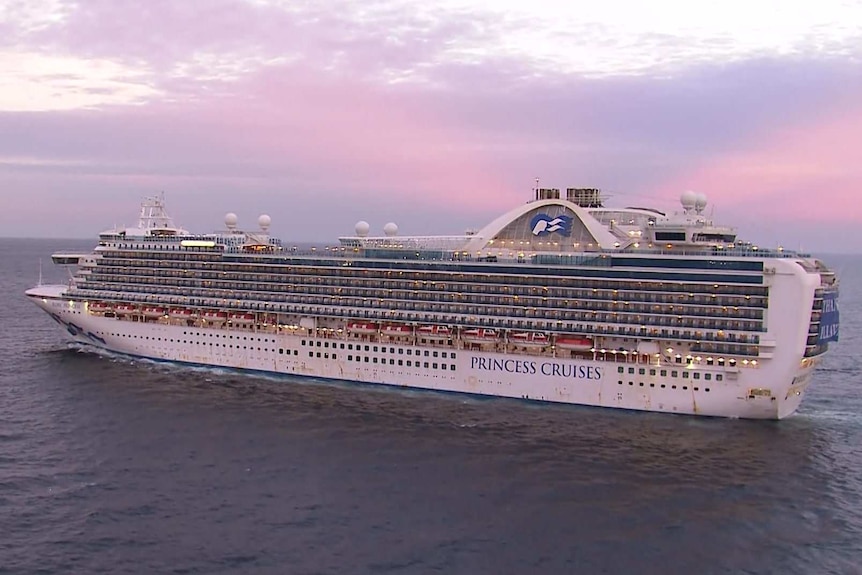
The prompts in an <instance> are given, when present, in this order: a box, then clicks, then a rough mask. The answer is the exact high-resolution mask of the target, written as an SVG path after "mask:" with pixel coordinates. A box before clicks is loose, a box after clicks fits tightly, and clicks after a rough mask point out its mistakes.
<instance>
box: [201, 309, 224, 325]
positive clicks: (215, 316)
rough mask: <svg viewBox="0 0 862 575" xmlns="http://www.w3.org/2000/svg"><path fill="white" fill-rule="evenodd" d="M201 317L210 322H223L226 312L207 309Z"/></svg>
mask: <svg viewBox="0 0 862 575" xmlns="http://www.w3.org/2000/svg"><path fill="white" fill-rule="evenodd" d="M203 317H204V319H205V320H207V321H209V322H212V323H223V322H224V321H225V320H226V319H227V312H224V311H216V310H207V311H205V312H204V314H203Z"/></svg>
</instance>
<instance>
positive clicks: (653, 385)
mask: <svg viewBox="0 0 862 575" xmlns="http://www.w3.org/2000/svg"><path fill="white" fill-rule="evenodd" d="M617 383H618V384H619V385H623V380H619V381H617ZM629 385H630V386H632V387H634V385H635V384H634V382H633V381H630V382H629ZM638 387H653V388H655V387H658V388H659V389H667V388H670V389H677V387H680V388H682V391H688V386H687V385H681V386H677V385H676V384H675V383H672V384H665V383H660V384H655V383H649V384H644V382H642V381H641V382H638ZM691 389H692V390H693V391H700V388H699V387H692V388H691ZM703 390H704V391H706V392H709V388H708V387H704V388H703Z"/></svg>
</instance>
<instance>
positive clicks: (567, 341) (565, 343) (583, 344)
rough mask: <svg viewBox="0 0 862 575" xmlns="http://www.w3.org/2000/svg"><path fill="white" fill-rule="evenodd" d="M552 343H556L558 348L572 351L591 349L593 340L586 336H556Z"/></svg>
mask: <svg viewBox="0 0 862 575" xmlns="http://www.w3.org/2000/svg"><path fill="white" fill-rule="evenodd" d="M554 345H556V346H557V347H558V348H560V349H571V350H573V351H590V350H591V349H593V340H591V339H589V338H586V337H572V336H565V337H558V338H557V339H556V340H555V341H554Z"/></svg>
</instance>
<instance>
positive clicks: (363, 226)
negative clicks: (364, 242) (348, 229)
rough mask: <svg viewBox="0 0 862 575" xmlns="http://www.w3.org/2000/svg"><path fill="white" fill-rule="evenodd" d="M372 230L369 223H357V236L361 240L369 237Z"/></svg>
mask: <svg viewBox="0 0 862 575" xmlns="http://www.w3.org/2000/svg"><path fill="white" fill-rule="evenodd" d="M370 229H371V226H370V225H368V222H366V221H364V220H360V221H358V222H356V235H357V236H359V237H360V238H364V237H365V236H367V235H368V230H370Z"/></svg>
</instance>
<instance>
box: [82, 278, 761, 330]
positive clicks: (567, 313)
mask: <svg viewBox="0 0 862 575" xmlns="http://www.w3.org/2000/svg"><path fill="white" fill-rule="evenodd" d="M85 287H90V288H91V289H92V288H96V289H95V290H93V293H94V295H95V297H105V295H104V294H99V293H98V290H99V289H105V290H118V289H121V288H125V291H127V292H132V293H143V294H149V295H153V296H156V297H158V296H171V295H174V296H188V295H201V296H202V297H201V303H200V304H198V303H195V302H194V301H193V302H192V303H191V305H207V304H205V303H203V300H204V298H207V297H209V298H214V299H220V300H223V301H225V302H226V301H227V300H230V301H231V303H232V304H235V305H236V306H237V307H240V308H242V309H248V308H249V307H250V306H249V303H251V302H259V301H260V300H259V299H256V298H255V295H257V297H258V298H259V294H251V293H236V292H233V291H228V292H225V293H221V292H219V291H218V290H191V291H189V290H183V289H181V288H171V287H165V286H162V285H158V286H157V285H152V286H147V287H135V286H122V285H117V284H104V283H103V284H99V283H96V282H88V284H87V285H86V286H85ZM83 290H84V287H82V288H80V289H79V290H78V291H76V292H74V294H75V295H78V294H82V293H85V292H83ZM273 299H274V300H278V301H284V302H290V303H292V304H300V305H302V304H307V305H324V306H337V307H348V308H356V309H379V310H382V311H384V312H390V313H399V312H402V313H407V314H409V313H422V312H431V313H447V314H461V315H490V316H505V317H516V318H517V317H525V318H526V317H531V318H536V319H547V320H551V321H566V320H568V321H588V322H603V323H616V324H638V325H644V324H650V325H653V326H668V327H678V328H685V327H689V328H698V329H712V330H736V331H748V332H750V331H765V327H764V325H763V322H762V321H761V320H742V319H727V318H716V317H713V316H709V317H701V318H692V317H690V316H689V315H685V316H683V315H681V314H680V312H677V313H674V314H673V315H669V314H635V313H628V312H610V311H602V312H597V311H582V310H579V309H571V308H568V309H560V308H555V309H546V308H542V307H539V308H536V307H530V306H527V305H522V304H520V303H518V304H516V305H510V306H505V307H503V306H490V305H482V304H478V305H477V304H463V303H457V304H446V303H422V304H411V303H409V302H404V301H401V300H394V301H392V300H384V299H371V300H366V299H360V298H351V297H342V296H302V297H300V296H280V297H273V298H272V299H271V300H270V301H268V302H267V303H265V304H263V305H264V306H265V307H266V308H267V309H269V310H273V311H274V310H275V309H280V308H284V309H285V311H286V310H287V309H288V308H290V306H289V305H288V304H287V303H285V304H282V305H279V304H277V303H273V302H272V300H273ZM243 300H246V301H243ZM210 305H212V304H210ZM216 305H218V304H216ZM259 308H260V304H258V309H259ZM351 315H353V314H352V313H351ZM746 338H747V336H741V339H737V338H736V337H734V335H733V334H727V336H726V337H722V338H721V339H727V340H730V341H733V340H737V341H743V342H744V341H747V339H746ZM698 339H710V338H709V336H704V337H702V338H698Z"/></svg>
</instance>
